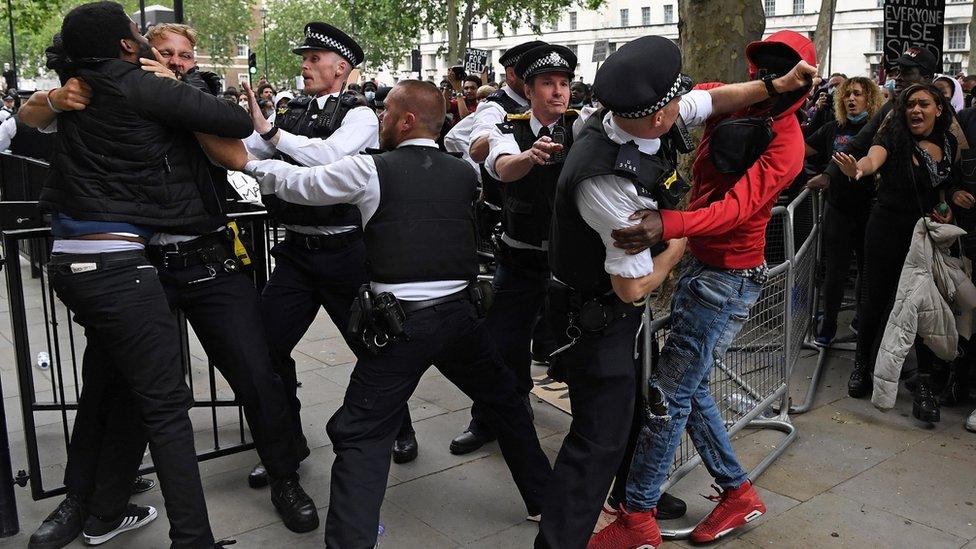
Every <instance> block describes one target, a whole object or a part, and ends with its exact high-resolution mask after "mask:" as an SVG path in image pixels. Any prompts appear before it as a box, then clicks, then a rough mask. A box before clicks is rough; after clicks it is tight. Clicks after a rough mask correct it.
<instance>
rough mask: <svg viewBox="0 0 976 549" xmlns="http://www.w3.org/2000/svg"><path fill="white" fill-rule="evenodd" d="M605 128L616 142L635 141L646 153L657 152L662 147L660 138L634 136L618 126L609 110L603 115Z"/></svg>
mask: <svg viewBox="0 0 976 549" xmlns="http://www.w3.org/2000/svg"><path fill="white" fill-rule="evenodd" d="M603 129H604V130H605V131H606V132H607V137H609V138H610V140H611V141H613V142H614V143H616V144H618V145H623V144H624V143H628V142H630V141H633V142H634V143H635V144H636V145H637V149H638V150H640V152H642V153H644V154H657V151H659V150H660V149H661V140H660V139H657V138H655V139H646V138H643V137H634V136H633V135H630V134H629V133H627V132H625V131H623V130H621V129H620V128H619V127H618V126H617V123H616V122H614V120H613V115H612V113H609V112H608V113H607V114H606V116H604V117H603Z"/></svg>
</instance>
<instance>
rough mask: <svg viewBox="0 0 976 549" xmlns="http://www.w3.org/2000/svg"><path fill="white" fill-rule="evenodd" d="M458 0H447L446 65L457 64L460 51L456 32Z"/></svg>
mask: <svg viewBox="0 0 976 549" xmlns="http://www.w3.org/2000/svg"><path fill="white" fill-rule="evenodd" d="M458 30H459V29H458V0H447V64H448V65H453V64H454V63H456V62H457V58H458V55H459V53H458V51H459V50H460V40H458V39H459V38H460V37H459V36H458V35H459V32H458Z"/></svg>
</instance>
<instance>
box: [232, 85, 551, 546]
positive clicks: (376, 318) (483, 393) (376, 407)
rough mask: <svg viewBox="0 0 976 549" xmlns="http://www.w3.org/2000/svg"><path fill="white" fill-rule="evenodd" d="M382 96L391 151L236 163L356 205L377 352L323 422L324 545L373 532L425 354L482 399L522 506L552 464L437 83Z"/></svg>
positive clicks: (299, 189)
mask: <svg viewBox="0 0 976 549" xmlns="http://www.w3.org/2000/svg"><path fill="white" fill-rule="evenodd" d="M385 105H386V112H385V113H384V115H383V124H382V135H381V138H382V145H383V148H384V149H385V150H386V152H383V153H380V154H370V155H354V156H349V157H346V158H343V159H340V160H338V161H336V162H333V163H330V164H328V165H325V166H318V167H314V168H299V167H295V166H290V165H288V164H286V163H283V162H276V161H263V162H254V161H252V162H247V164H246V167H245V166H242V167H243V168H245V169H246V170H247V171H248V172H250V173H252V174H253V175H254V176H255V177H256V178H257V179H258V181H259V182H260V184H261V186H262V188H263V190H265V191H271V192H275V193H277V194H278V195H279V196H281V197H283V198H287V199H288V200H291V201H294V202H296V203H305V204H335V203H343V202H352V203H354V204H355V206H356V207H357V208H358V210H359V211H360V212H361V213H362V216H363V226H364V231H365V233H366V236H365V239H366V248H367V249H366V253H367V255H368V257H369V263H368V265H369V279H370V283H369V284H368V285H367V286H364V288H363V290H362V291H361V296H360V299H359V301H357V306H362V308H361V309H360V310H361V311H362V314H363V316H362V317H360V318H361V320H362V322H361V323H358V324H360V326H359V330H358V333H359V334H360V336H361V337H363V338H364V339H366V340H368V341H372V342H374V343H375V344H376V349H374V350H375V351H376V352H375V354H372V353H371V354H365V355H363V356H361V357H360V358H359V360H357V362H356V367H355V369H354V370H353V373H352V376H351V378H350V383H349V387H348V388H347V389H346V396H345V399H344V401H343V405H342V407H341V408H340V409H339V410H338V411H337V412H336V413H335V415H334V416H333V417H332V419H331V420H329V424H328V427H327V430H328V433H329V438H331V439H332V443H333V449H334V451H335V453H336V459H335V463H334V464H333V467H332V477H331V499H330V502H329V515H328V519H327V520H326V527H325V543H326V546H327V547H336V548H366V547H373V546H374V545H375V544H376V536H377V527H378V525H379V512H380V506H381V504H382V502H383V496H384V493H385V491H386V483H387V476H388V474H389V468H390V460H389V452H390V447H391V445H392V444H393V441H394V437H395V435H396V431H397V429H398V428H399V426H400V422H401V418H402V414H403V413H404V410H405V404H406V402H407V399H408V398H409V397H410V394H411V393H413V391H414V389H415V388H416V387H417V383H418V382H419V381H420V377H421V376H422V375H423V373H424V371H425V370H426V369H427V368H428V367H429V366H430V365H431V364H434V365H435V366H436V367H437V368H438V369H439V370H441V372H443V374H444V375H445V376H447V378H448V379H450V380H451V381H452V382H453V383H455V384H456V385H458V387H460V388H461V390H463V391H464V392H465V393H466V394H467V395H468V396H470V397H471V398H472V399H474V400H475V401H476V402H479V403H481V404H483V405H484V406H485V409H486V411H487V414H488V416H489V417H490V419H491V421H492V424H493V425H492V427H493V428H494V429H495V430H496V431H497V432H498V434H499V440H500V445H501V449H502V454H503V455H504V457H505V461H506V462H507V463H508V466H509V468H510V470H511V472H512V476H513V478H514V480H515V483H516V485H517V486H518V489H519V491H520V493H521V495H522V498H523V500H524V501H525V504H526V507H527V509H528V513H529V515H530V517H535V516H536V515H537V514H538V512H539V508H540V506H541V504H542V501H541V496H542V492H543V490H544V488H545V485H546V483H547V482H548V480H549V474H550V469H549V461H548V459H547V458H546V456H545V454H544V453H543V452H542V448H541V447H540V446H539V441H538V438H537V437H536V433H535V427H534V426H533V425H532V420H531V418H530V417H529V412H528V410H527V409H526V408H525V406H524V405H523V404H522V401H521V399H520V398H519V396H518V395H517V393H516V389H515V381H514V379H513V376H512V374H511V372H510V371H509V370H508V369H507V368H505V366H504V365H503V364H502V362H501V359H500V357H499V356H498V353H497V352H496V351H495V350H494V347H493V345H492V342H491V337H490V335H489V334H488V330H487V328H486V327H485V324H484V321H483V320H482V319H481V316H482V315H481V313H479V309H480V307H481V301H482V300H481V297H480V292H479V291H478V287H477V286H476V284H475V282H474V281H475V279H476V277H477V275H478V261H477V254H476V246H475V240H474V211H473V208H472V204H473V202H474V199H475V197H476V196H477V179H476V177H475V175H474V173H472V171H471V168H470V167H469V166H468V165H467V164H466V163H465V162H464V161H462V160H460V159H458V158H455V157H452V156H451V155H449V154H446V153H442V152H440V151H439V150H438V149H437V146H436V143H435V138H436V137H437V136H438V134H439V132H440V128H441V125H442V124H443V120H444V113H445V108H444V100H443V96H442V95H441V94H440V92H439V91H438V90H437V88H436V87H434V86H431V85H430V84H427V83H425V82H420V81H416V80H406V81H403V82H400V83H399V84H397V85H396V87H394V88H393V90H392V91H391V92H390V93H389V95H388V96H387V98H386V101H385ZM242 164H243V162H242ZM370 303H371V304H372V305H371V306H369V307H367V305H368V304H370Z"/></svg>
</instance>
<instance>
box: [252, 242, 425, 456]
mask: <svg viewBox="0 0 976 549" xmlns="http://www.w3.org/2000/svg"><path fill="white" fill-rule="evenodd" d="M271 255H272V256H274V258H275V268H274V272H272V273H271V277H270V278H269V279H268V283H267V285H265V287H264V291H263V292H262V293H261V314H262V316H263V317H264V328H265V331H266V332H267V335H268V345H270V347H271V359H272V363H273V364H274V369H275V372H276V373H277V374H278V376H279V377H280V378H281V381H282V383H283V386H284V394H285V398H286V400H287V404H288V413H289V417H290V419H291V423H292V426H293V429H294V432H295V433H296V436H297V438H298V445H299V447H300V448H299V450H300V451H302V453H304V454H307V453H308V452H307V447H304V448H302V446H303V445H304V444H305V440H306V439H305V436H304V434H303V432H304V430H303V427H302V416H301V409H302V403H301V400H299V398H298V374H297V372H296V371H295V359H293V358H292V357H291V353H292V351H293V350H294V349H295V346H296V345H298V342H299V340H301V338H302V337H303V336H304V335H305V332H307V331H308V328H309V327H310V326H311V325H312V322H313V321H314V320H315V316H316V315H317V314H318V312H319V308H320V307H324V308H325V312H326V313H328V315H329V318H330V319H332V323H333V324H335V326H336V328H338V329H339V332H340V333H341V334H342V337H343V339H345V341H346V344H347V345H349V348H350V349H352V352H353V353H354V354H355V355H356V356H357V357H362V356H364V355H365V354H366V353H367V351H366V349H365V347H364V346H363V344H362V343H361V342H359V341H358V340H357V339H356V338H355V337H351V336H350V335H349V334H348V333H347V328H348V327H349V316H350V312H351V311H352V303H353V301H354V300H355V299H356V292H358V291H359V288H360V287H361V286H362V285H363V284H365V283H366V282H367V280H368V277H367V274H366V244H365V243H364V241H363V239H362V238H358V239H355V240H353V241H351V242H348V243H346V244H344V245H342V246H340V247H337V248H336V249H319V250H310V249H308V248H305V247H303V246H302V245H301V244H299V243H296V242H280V243H278V244H277V245H275V247H274V248H273V249H272V250H271ZM402 431H403V432H412V431H413V427H412V426H411V420H410V413H409V411H407V412H406V413H405V414H404V419H403V429H402ZM302 458H303V459H304V456H303V457H302Z"/></svg>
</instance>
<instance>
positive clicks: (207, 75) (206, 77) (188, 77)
mask: <svg viewBox="0 0 976 549" xmlns="http://www.w3.org/2000/svg"><path fill="white" fill-rule="evenodd" d="M182 80H183V82H186V83H187V84H189V85H191V86H193V87H194V88H196V89H198V90H200V91H202V92H205V93H209V94H210V95H218V94H219V93H220V76H218V75H216V74H214V73H212V72H206V71H201V70H200V69H198V68H197V67H193V68H192V69H190V70H188V71H186V74H184V75H183V79H182Z"/></svg>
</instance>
